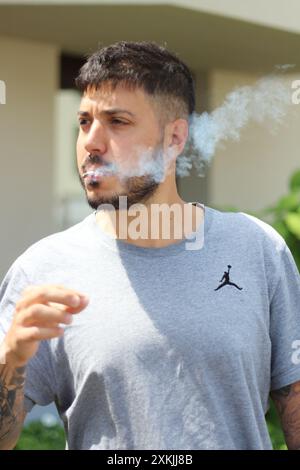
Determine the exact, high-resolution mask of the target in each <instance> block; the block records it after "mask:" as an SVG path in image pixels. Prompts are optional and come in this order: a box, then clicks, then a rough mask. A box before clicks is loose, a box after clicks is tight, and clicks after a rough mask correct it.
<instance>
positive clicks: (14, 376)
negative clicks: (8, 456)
mask: <svg viewBox="0 0 300 470" xmlns="http://www.w3.org/2000/svg"><path fill="white" fill-rule="evenodd" d="M24 382H25V367H18V368H14V367H13V366H9V365H8V364H2V365H0V449H1V450H10V449H13V448H14V447H15V445H16V443H17V441H18V439H19V436H20V433H21V430H22V426H23V422H24V419H25V416H26V412H25V410H24Z"/></svg>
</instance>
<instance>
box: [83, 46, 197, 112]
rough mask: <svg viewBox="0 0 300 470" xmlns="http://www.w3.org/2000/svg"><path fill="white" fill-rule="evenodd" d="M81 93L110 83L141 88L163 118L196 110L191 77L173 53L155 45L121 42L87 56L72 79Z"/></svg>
mask: <svg viewBox="0 0 300 470" xmlns="http://www.w3.org/2000/svg"><path fill="white" fill-rule="evenodd" d="M75 83H76V86H77V88H78V89H79V90H80V91H81V92H86V91H87V90H88V89H90V88H92V89H98V88H99V87H100V86H101V85H102V84H104V83H109V84H110V85H111V86H112V88H113V89H115V88H116V87H117V86H118V85H120V84H121V85H123V86H126V87H128V88H130V89H135V88H141V89H142V90H143V91H144V92H146V93H147V94H148V95H149V96H150V97H152V98H153V99H154V101H155V102H157V103H158V104H160V110H159V111H160V114H163V115H164V118H165V119H174V118H179V117H185V118H186V119H188V118H189V116H190V115H191V114H192V113H193V112H194V110H195V88H194V81H193V77H192V74H191V72H190V70H189V68H188V67H187V65H186V64H185V63H183V62H182V61H181V60H180V59H179V58H178V57H177V56H176V55H175V54H174V53H172V52H170V51H169V50H167V49H166V48H165V47H163V46H160V45H158V44H156V43H154V42H148V41H143V42H131V41H120V42H116V43H114V44H112V45H110V46H107V47H103V48H100V49H98V50H97V51H96V52H94V53H92V54H91V55H90V56H88V58H87V61H86V63H85V64H84V65H83V66H82V67H81V69H80V71H79V75H78V77H77V78H76V79H75Z"/></svg>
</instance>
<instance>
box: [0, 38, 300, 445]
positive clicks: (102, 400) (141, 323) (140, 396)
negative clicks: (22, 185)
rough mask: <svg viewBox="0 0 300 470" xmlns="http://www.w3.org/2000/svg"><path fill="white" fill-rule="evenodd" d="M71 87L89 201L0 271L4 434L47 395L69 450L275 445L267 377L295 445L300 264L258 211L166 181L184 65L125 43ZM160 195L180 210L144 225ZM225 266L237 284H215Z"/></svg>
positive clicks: (5, 441)
mask: <svg viewBox="0 0 300 470" xmlns="http://www.w3.org/2000/svg"><path fill="white" fill-rule="evenodd" d="M77 85H78V87H79V89H80V90H81V91H82V93H83V96H82V101H81V105H80V109H79V126H80V130H79V136H78V144H77V165H78V174H79V178H80V182H81V184H82V186H83V188H84V191H85V194H86V197H87V201H88V203H89V205H90V206H91V207H92V208H93V209H95V210H94V212H93V213H92V214H91V215H89V216H88V217H86V218H85V219H84V220H83V221H82V222H80V223H79V224H77V225H75V226H73V227H71V228H69V229H67V230H65V231H62V232H60V233H57V234H53V235H50V236H48V237H46V238H44V239H42V240H40V241H38V242H37V243H35V244H33V245H32V246H31V247H29V248H28V249H27V250H26V251H25V252H24V253H23V254H22V255H21V256H20V257H19V258H18V259H17V260H16V261H15V262H14V263H13V265H12V266H11V268H10V270H9V271H8V273H7V275H6V277H5V279H4V281H3V283H2V286H1V291H0V299H1V302H0V325H1V329H0V331H1V340H2V346H1V357H2V363H3V365H2V366H0V367H1V368H0V380H1V382H0V383H1V387H2V390H3V391H4V392H5V393H3V394H2V395H1V396H2V397H3V398H2V401H1V410H0V411H1V413H2V419H1V429H0V446H1V448H13V446H14V445H15V443H16V442H17V439H18V436H19V434H20V430H21V426H22V422H23V419H24V416H25V414H26V413H27V412H28V411H30V410H31V408H32V407H33V406H34V404H39V405H47V404H49V403H51V402H55V404H56V406H57V409H58V411H59V413H60V416H61V418H62V420H63V422H64V425H65V429H66V435H67V448H69V449H270V448H272V446H271V442H270V438H269V435H268V430H267V426H266V422H265V413H266V412H267V410H268V403H269V401H268V400H269V395H270V392H271V395H272V398H273V399H274V400H275V403H276V405H277V407H278V410H279V413H280V416H281V419H282V424H283V430H284V432H285V436H286V441H287V444H288V447H289V448H290V449H297V448H300V429H299V428H300V394H299V388H300V385H299V384H300V382H299V381H300V365H299V360H298V355H297V352H298V349H297V345H298V344H299V340H300V307H299V305H300V281H299V274H298V271H297V268H296V265H295V262H294V260H293V258H292V255H291V253H290V251H289V249H288V247H287V245H286V243H285V241H284V240H283V238H282V237H281V236H280V235H279V234H278V233H277V232H276V231H275V230H274V229H273V228H272V227H271V226H269V225H268V224H266V223H264V222H262V221H260V220H259V219H257V218H255V217H253V216H249V215H247V214H244V213H222V212H220V211H217V210H215V209H212V208H209V207H205V206H204V205H203V204H195V205H194V204H191V203H188V202H185V201H183V200H182V199H181V198H180V196H179V195H178V193H177V189H176V180H175V172H176V159H177V161H178V159H180V156H181V154H182V152H183V150H184V147H185V144H186V142H187V138H188V128H189V126H188V124H189V118H190V116H191V115H192V113H193V112H194V106H195V103H194V87H193V80H192V77H191V74H190V72H189V70H188V68H187V67H186V66H185V65H184V64H183V63H182V62H181V61H180V60H179V59H178V58H177V57H176V56H175V55H173V54H171V53H170V52H168V51H167V50H166V49H165V48H163V47H159V46H157V45H155V44H153V43H131V42H120V43H116V44H113V45H111V46H109V47H106V48H103V49H101V50H99V51H97V52H95V53H94V54H92V55H91V57H90V58H89V59H88V60H87V62H86V64H85V65H84V66H83V68H82V69H81V71H80V74H79V77H78V78H77ZM149 162H150V163H149ZM157 169H159V171H157ZM113 170H114V171H113ZM115 170H116V171H115ZM97 172H98V173H97ZM101 172H102V173H101ZM124 198H125V199H126V203H127V207H124V206H123V201H124ZM136 204H137V205H138V207H140V208H141V211H142V214H143V217H142V218H141V219H140V220H139V224H140V225H142V226H143V236H138V235H139V233H138V230H137V226H136V225H135V219H134V211H131V209H132V208H133V207H135V208H136ZM156 204H158V205H163V204H165V205H166V206H167V207H171V206H172V207H173V206H175V207H176V208H179V209H180V212H181V213H185V212H184V211H185V209H186V208H189V209H190V210H189V211H187V214H188V216H187V217H183V218H180V217H179V218H176V217H175V216H174V213H173V212H172V211H169V212H168V213H167V215H166V216H165V217H163V218H161V219H160V220H158V219H155V220H156V221H155V223H154V222H153V220H154V216H153V213H152V208H153V206H154V205H156ZM116 215H117V216H116ZM162 219H163V220H162ZM165 222H169V223H170V227H171V229H170V232H169V236H168V237H165V236H164V232H163V229H164V227H163V225H164V223H165ZM153 225H155V226H154V227H153ZM134 228H135V230H134ZM152 230H154V231H156V233H157V234H158V236H153V235H152ZM178 233H181V236H179V237H178ZM199 234H202V238H203V236H204V238H203V239H202V243H200V245H198V246H197V249H192V250H191V249H189V248H187V245H188V243H187V240H192V239H193V237H195V236H196V238H197V236H198V235H199ZM200 238H201V237H200ZM189 243H191V242H189ZM226 267H230V269H231V272H230V279H231V280H232V281H233V282H226V283H223V285H222V286H219V289H217V288H218V282H220V281H219V279H220V276H222V273H224V272H226ZM224 270H225V271H224ZM228 272H229V271H228ZM236 287H238V288H236ZM71 320H72V321H71ZM63 324H65V326H64V327H63V326H62V325H63Z"/></svg>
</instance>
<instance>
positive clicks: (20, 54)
mask: <svg viewBox="0 0 300 470" xmlns="http://www.w3.org/2000/svg"><path fill="white" fill-rule="evenodd" d="M299 18H300V2H299V1H298V0H287V1H286V2H283V1H282V0H244V1H243V2H241V1H240V0H172V1H170V0H168V1H163V2H161V1H158V0H152V1H151V0H147V1H144V0H136V1H131V0H127V1H126V0H117V1H115V0H109V1H105V0H104V1H100V0H94V1H92V0H90V1H83V0H82V1H80V0H77V1H76V0H73V1H67V0H65V1H59V0H55V1H49V0H48V1H44V0H35V1H31V2H30V1H18V2H16V1H14V0H10V1H2V0H0V80H2V81H4V82H5V84H6V103H5V104H0V159H1V167H0V172H1V185H0V205H1V230H0V246H1V248H2V249H1V257H0V278H1V279H2V278H3V276H4V274H5V273H6V271H7V270H8V268H9V266H10V265H11V264H12V262H13V261H14V260H15V259H16V258H17V257H18V256H19V255H20V254H21V253H22V252H23V251H24V250H25V249H26V248H28V246H30V245H31V244H32V243H34V242H35V241H38V240H40V239H41V238H43V237H45V236H47V235H49V234H51V233H54V232H57V231H60V230H64V229H65V228H67V227H69V226H71V225H73V224H75V223H77V222H79V221H81V220H82V219H83V218H84V217H85V216H86V215H88V214H89V213H90V212H91V209H90V208H89V206H88V205H87V203H86V200H85V196H84V193H83V190H82V188H81V185H80V183H79V181H78V177H77V170H76V152H75V145H76V138H77V132H78V128H77V120H76V112H77V109H78V105H79V102H80V95H79V93H78V92H77V91H76V89H75V87H74V78H75V76H76V75H77V73H78V70H79V68H80V66H81V65H82V64H83V62H84V56H85V55H86V54H88V53H90V52H92V51H94V50H95V49H96V48H97V47H98V46H99V45H108V44H110V43H113V42H115V41H118V40H134V41H140V40H152V41H156V42H158V43H159V44H162V45H166V46H167V47H168V48H169V49H170V50H172V51H173V52H176V53H177V54H178V55H179V57H180V58H181V59H183V60H184V61H185V62H186V63H187V64H188V65H189V67H190V68H191V70H192V72H193V74H194V78H195V83H196V93H197V111H198V112H199V113H201V112H203V111H212V110H213V109H215V108H216V107H217V106H219V105H220V104H222V102H223V100H224V98H225V96H226V94H227V93H228V92H230V91H232V90H233V89H235V88H236V87H238V86H244V85H249V84H252V83H254V82H255V81H256V80H257V79H259V78H261V77H262V76H265V75H267V74H269V73H272V72H273V71H274V68H275V67H276V65H278V64H295V65H296V66H295V67H294V68H292V69H288V70H287V71H286V73H285V74H284V76H283V79H284V80H285V81H286V82H287V84H291V83H292V82H293V80H300V67H299V65H300V60H299V51H300V22H299ZM291 94H292V92H291ZM299 129H300V105H298V106H297V105H294V106H293V112H292V113H290V114H288V116H287V117H286V119H285V121H284V123H283V125H281V126H280V127H279V128H278V129H277V131H276V133H275V134H270V133H269V132H268V131H266V129H265V128H264V127H262V126H258V125H257V124H256V125H255V124H250V125H249V126H246V127H245V128H244V129H243V131H242V134H241V139H240V140H239V141H238V142H230V141H228V142H226V145H223V146H222V147H221V148H219V149H218V150H217V152H216V154H215V156H214V159H213V161H212V163H211V165H210V167H209V168H208V169H207V172H206V174H205V176H204V177H201V178H199V177H197V176H196V175H195V173H192V174H191V175H190V176H188V177H184V178H179V179H178V188H179V192H180V194H181V196H182V197H183V198H184V199H185V200H187V201H196V200H197V201H200V202H202V203H204V204H205V205H208V206H212V207H216V208H220V209H221V210H222V209H224V210H225V209H229V210H240V211H243V212H248V213H253V214H256V215H258V216H260V217H261V218H263V217H265V219H266V221H268V222H269V223H272V224H273V225H274V227H275V228H277V230H278V231H280V233H281V234H282V235H283V236H284V237H285V238H286V240H287V242H288V244H289V246H290V248H291V249H292V251H293V255H294V256H295V259H296V260H297V264H298V263H299V264H298V267H299V266H300V247H299V243H300V242H299V241H300V209H299V207H300V199H299V189H300V176H299V173H298V170H299V169H300V157H299V135H300V133H299ZM41 413H42V414H44V415H45V416H44V423H45V424H46V426H48V425H49V426H50V427H51V426H52V424H53V423H54V421H53V420H52V424H51V419H52V418H51V416H53V407H50V408H49V409H48V408H47V410H43V411H42V412H41V410H39V409H38V408H35V409H34V411H33V412H32V414H31V415H30V416H29V417H28V419H27V423H28V421H30V420H32V419H34V420H35V419H37V418H39V417H40V416H41ZM49 413H50V415H49ZM49 416H50V417H49ZM272 419H273V418H272ZM274 420H275V421H276V418H274ZM275 421H274V423H275V424H274V425H273V424H272V423H273V421H272V420H271V421H270V426H271V427H272V426H273V428H272V433H273V438H274V439H277V437H275V435H276V436H277V434H276V433H277V431H278V426H277V424H276V422H275ZM276 426H277V427H276ZM39 432H40V431H39ZM274 442H275V441H274ZM276 442H277V441H276ZM276 445H277V444H276ZM282 445H283V444H282V437H281V436H279V437H278V447H280V446H282Z"/></svg>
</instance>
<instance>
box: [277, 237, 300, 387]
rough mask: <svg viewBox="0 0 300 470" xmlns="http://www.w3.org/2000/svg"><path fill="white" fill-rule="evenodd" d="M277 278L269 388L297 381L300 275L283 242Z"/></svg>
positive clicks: (299, 350)
mask: <svg viewBox="0 0 300 470" xmlns="http://www.w3.org/2000/svg"><path fill="white" fill-rule="evenodd" d="M277 279H278V280H277V284H276V285H275V290H274V292H273V297H272V299H271V303H270V337H271V343H272V360H271V390H276V389H279V388H282V387H284V386H286V385H289V384H291V383H294V382H297V381H298V380H300V275H299V271H298V268H297V265H296V263H295V260H294V258H293V256H292V253H291V251H290V249H289V247H288V246H287V245H286V243H285V244H284V247H283V249H282V250H281V252H280V264H279V274H278V278H277Z"/></svg>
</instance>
